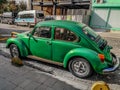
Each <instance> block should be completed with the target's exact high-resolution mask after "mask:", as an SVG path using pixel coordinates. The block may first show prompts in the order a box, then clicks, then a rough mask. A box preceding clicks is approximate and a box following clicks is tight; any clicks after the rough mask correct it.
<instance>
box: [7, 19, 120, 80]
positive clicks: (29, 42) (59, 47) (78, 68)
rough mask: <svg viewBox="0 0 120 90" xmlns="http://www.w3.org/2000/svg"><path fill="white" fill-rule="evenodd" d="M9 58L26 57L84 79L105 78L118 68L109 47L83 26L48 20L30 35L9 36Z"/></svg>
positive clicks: (69, 22)
mask: <svg viewBox="0 0 120 90" xmlns="http://www.w3.org/2000/svg"><path fill="white" fill-rule="evenodd" d="M7 48H10V53H11V56H12V57H29V58H34V59H38V60H42V61H45V62H49V63H52V64H57V65H61V66H63V67H64V68H69V70H70V72H72V73H73V74H74V75H75V76H78V77H80V78H85V77H88V76H90V75H91V74H92V73H93V71H95V72H97V73H99V74H105V73H110V72H113V71H115V70H116V69H117V68H118V67H119V59H118V58H117V57H116V56H115V55H114V54H113V53H111V51H110V50H111V49H112V47H111V46H109V45H108V43H107V41H106V40H105V39H103V38H102V37H101V36H100V35H97V34H96V33H95V32H94V31H93V30H92V29H91V28H90V27H88V26H87V25H85V24H82V23H78V22H73V21H62V20H50V21H43V22H39V23H38V24H37V25H36V26H35V27H34V29H33V31H29V32H25V33H21V34H16V35H12V37H11V38H9V39H8V40H7Z"/></svg>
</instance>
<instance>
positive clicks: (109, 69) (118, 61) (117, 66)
mask: <svg viewBox="0 0 120 90" xmlns="http://www.w3.org/2000/svg"><path fill="white" fill-rule="evenodd" d="M115 59H116V63H115V65H114V66H113V67H110V68H106V69H103V74H107V73H110V72H114V71H115V70H116V69H118V68H119V66H120V60H119V58H118V57H115Z"/></svg>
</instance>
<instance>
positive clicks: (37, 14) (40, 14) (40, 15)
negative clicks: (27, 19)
mask: <svg viewBox="0 0 120 90" xmlns="http://www.w3.org/2000/svg"><path fill="white" fill-rule="evenodd" d="M36 17H37V18H41V19H43V18H44V14H43V13H36Z"/></svg>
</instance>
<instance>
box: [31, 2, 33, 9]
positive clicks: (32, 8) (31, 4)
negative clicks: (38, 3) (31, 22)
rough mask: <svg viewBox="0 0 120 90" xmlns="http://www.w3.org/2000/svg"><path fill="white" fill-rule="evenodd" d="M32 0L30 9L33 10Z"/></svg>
mask: <svg viewBox="0 0 120 90" xmlns="http://www.w3.org/2000/svg"><path fill="white" fill-rule="evenodd" d="M32 3H33V0H31V10H33V4H32Z"/></svg>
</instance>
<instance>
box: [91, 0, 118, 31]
mask: <svg viewBox="0 0 120 90" xmlns="http://www.w3.org/2000/svg"><path fill="white" fill-rule="evenodd" d="M119 21H120V0H115V1H114V0H104V1H103V2H102V3H101V2H100V3H97V2H95V0H94V2H93V5H92V14H91V20H90V26H91V27H93V28H102V29H106V30H120V23H119Z"/></svg>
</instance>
